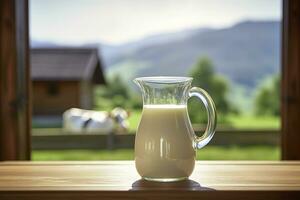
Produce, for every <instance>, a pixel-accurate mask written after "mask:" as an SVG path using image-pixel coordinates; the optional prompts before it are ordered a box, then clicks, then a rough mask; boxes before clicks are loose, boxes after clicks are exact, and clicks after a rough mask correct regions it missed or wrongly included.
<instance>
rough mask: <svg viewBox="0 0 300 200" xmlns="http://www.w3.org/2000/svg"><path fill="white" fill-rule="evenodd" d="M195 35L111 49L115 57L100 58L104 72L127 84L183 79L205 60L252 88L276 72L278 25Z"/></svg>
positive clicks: (238, 27) (259, 23)
mask: <svg viewBox="0 0 300 200" xmlns="http://www.w3.org/2000/svg"><path fill="white" fill-rule="evenodd" d="M199 30H201V31H197V29H195V30H192V31H191V30H189V32H188V34H187V32H184V31H181V32H179V33H181V34H182V35H184V37H180V34H178V33H172V34H170V36H171V35H172V36H174V37H170V38H171V39H170V40H168V35H167V34H164V35H163V37H158V36H155V37H150V39H151V40H150V39H149V38H145V39H143V40H139V41H136V42H135V44H136V45H135V44H134V43H132V42H131V43H130V45H129V44H128V45H129V46H127V48H126V44H125V45H121V46H115V47H114V46H110V48H111V49H110V50H111V52H113V53H111V54H110V55H109V56H105V55H107V54H105V53H104V59H105V62H106V64H107V68H108V69H109V72H111V73H113V74H114V73H121V74H122V75H124V74H127V76H126V77H125V78H132V77H135V76H150V75H178V76H184V75H186V74H187V72H188V71H189V70H190V68H191V67H192V65H193V64H194V63H195V61H196V60H197V58H199V57H201V56H208V57H209V58H211V59H212V61H213V62H214V64H215V66H216V69H217V72H219V73H220V74H223V75H225V76H226V77H227V78H228V79H230V80H231V81H234V82H236V83H239V84H241V85H244V86H247V87H250V88H252V87H254V86H255V85H256V83H257V81H260V80H261V79H262V78H264V77H265V76H267V75H270V74H273V73H276V72H278V71H279V63H280V22H276V21H246V22H242V23H239V24H236V25H234V26H232V27H229V28H225V29H199ZM155 38H158V40H155ZM149 40H150V41H151V42H149ZM137 44H138V45H137ZM129 47H134V48H129ZM103 51H104V52H105V51H106V50H105V47H103ZM124 72H125V73H124ZM126 72H127V73H126ZM128 73H129V74H128Z"/></svg>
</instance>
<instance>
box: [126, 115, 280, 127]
mask: <svg viewBox="0 0 300 200" xmlns="http://www.w3.org/2000/svg"><path fill="white" fill-rule="evenodd" d="M140 118H141V111H140V110H132V111H130V117H129V119H128V120H129V124H130V127H129V132H135V130H136V127H137V126H138V123H139V121H140ZM227 120H228V123H229V126H230V127H231V128H235V129H279V128H280V118H279V117H275V116H253V115H229V116H227Z"/></svg>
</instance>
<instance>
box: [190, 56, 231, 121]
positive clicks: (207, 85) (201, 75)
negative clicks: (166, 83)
mask: <svg viewBox="0 0 300 200" xmlns="http://www.w3.org/2000/svg"><path fill="white" fill-rule="evenodd" d="M189 75H190V76H192V77H193V86H197V87H200V88H203V89H204V90H206V91H207V92H208V93H209V94H210V95H211V97H212V98H213V100H214V102H215V104H216V107H217V111H218V113H219V114H220V113H221V114H223V116H224V115H226V114H228V113H229V112H230V111H232V108H231V106H230V103H229V101H228V99H227V97H226V96H227V94H228V89H229V86H228V82H227V81H226V79H224V78H223V77H221V76H219V75H217V74H216V72H215V69H214V66H213V63H212V61H211V60H210V59H209V58H206V57H204V58H200V59H199V60H198V61H197V63H196V64H195V65H194V66H193V68H192V70H191V72H190V73H189ZM196 107H198V108H196ZM199 109H200V108H199V102H196V101H195V100H191V102H190V105H189V113H190V116H191V118H192V120H193V119H194V120H196V121H197V122H199V121H200V122H204V121H206V115H204V114H203V113H205V111H204V107H203V106H202V110H200V112H199Z"/></svg>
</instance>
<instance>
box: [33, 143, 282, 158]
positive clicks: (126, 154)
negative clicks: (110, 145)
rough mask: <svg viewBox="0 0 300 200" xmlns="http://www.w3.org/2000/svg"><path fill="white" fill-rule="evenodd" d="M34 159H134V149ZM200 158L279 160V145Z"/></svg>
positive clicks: (210, 152) (52, 153) (215, 151)
mask: <svg viewBox="0 0 300 200" xmlns="http://www.w3.org/2000/svg"><path fill="white" fill-rule="evenodd" d="M32 159H33V160H34V161H42V160H133V159H134V151H133V150H132V149H120V150H113V151H109V150H39V151H38V150H34V151H33V152H32ZM197 159H198V160H279V159H280V150H279V147H272V146H248V147H239V146H230V147H214V146H212V147H210V146H208V147H205V148H203V149H201V150H199V151H198V153H197Z"/></svg>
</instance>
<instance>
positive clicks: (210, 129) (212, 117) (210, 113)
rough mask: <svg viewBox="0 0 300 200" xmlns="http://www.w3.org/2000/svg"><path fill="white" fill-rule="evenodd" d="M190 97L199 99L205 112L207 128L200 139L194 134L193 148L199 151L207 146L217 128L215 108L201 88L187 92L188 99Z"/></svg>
mask: <svg viewBox="0 0 300 200" xmlns="http://www.w3.org/2000/svg"><path fill="white" fill-rule="evenodd" d="M190 97H197V98H199V99H200V100H201V101H202V102H203V104H204V106H205V108H206V111H207V118H208V121H207V127H206V129H205V132H204V134H203V135H202V136H201V137H198V136H197V135H196V134H195V133H194V148H195V149H201V148H202V147H204V146H205V145H207V143H209V141H210V140H211V139H212V137H213V136H214V133H215V131H216V127H217V114H216V106H215V103H214V102H213V100H212V98H211V97H210V95H209V94H208V93H207V92H206V91H205V90H203V89H201V88H198V87H192V88H191V89H190V90H189V98H190Z"/></svg>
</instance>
